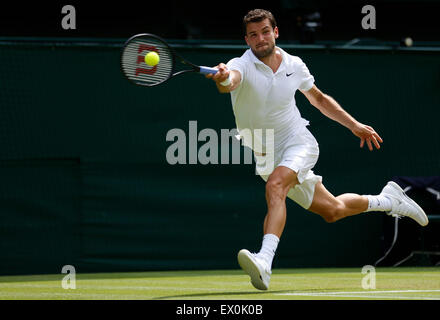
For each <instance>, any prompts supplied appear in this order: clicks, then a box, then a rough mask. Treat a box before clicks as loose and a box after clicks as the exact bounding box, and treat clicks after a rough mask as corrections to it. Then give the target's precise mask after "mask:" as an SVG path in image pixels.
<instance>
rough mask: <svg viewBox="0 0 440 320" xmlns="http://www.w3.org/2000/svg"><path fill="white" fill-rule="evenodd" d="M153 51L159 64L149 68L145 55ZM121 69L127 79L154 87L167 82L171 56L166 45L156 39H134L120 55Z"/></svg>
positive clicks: (171, 60) (171, 68)
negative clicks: (157, 57)
mask: <svg viewBox="0 0 440 320" xmlns="http://www.w3.org/2000/svg"><path fill="white" fill-rule="evenodd" d="M151 51H155V52H156V53H157V54H158V55H159V59H160V61H159V63H158V64H157V65H155V66H149V65H147V64H146V63H145V59H144V58H145V55H146V54H148V53H149V52H151ZM122 69H123V71H124V73H125V74H126V75H127V77H128V78H129V79H130V80H132V81H134V82H137V83H140V84H144V85H149V86H152V85H156V84H159V83H161V82H163V81H165V80H167V79H168V78H169V77H170V75H171V73H172V71H173V54H172V52H171V51H170V49H169V48H168V46H167V45H166V44H164V43H163V42H161V41H160V40H158V39H155V38H150V37H142V38H137V39H134V40H133V41H132V42H130V43H128V44H127V46H126V47H125V49H124V51H123V55H122Z"/></svg>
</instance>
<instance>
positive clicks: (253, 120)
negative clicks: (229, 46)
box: [227, 47, 315, 152]
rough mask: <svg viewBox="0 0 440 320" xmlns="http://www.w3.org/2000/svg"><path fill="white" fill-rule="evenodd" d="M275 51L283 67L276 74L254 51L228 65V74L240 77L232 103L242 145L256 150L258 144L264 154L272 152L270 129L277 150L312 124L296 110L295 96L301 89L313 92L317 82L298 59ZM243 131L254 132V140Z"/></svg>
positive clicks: (232, 94)
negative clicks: (235, 71)
mask: <svg viewBox="0 0 440 320" xmlns="http://www.w3.org/2000/svg"><path fill="white" fill-rule="evenodd" d="M275 50H279V52H281V54H282V62H281V65H280V66H279V68H278V70H277V71H276V72H275V73H274V72H273V71H272V69H271V68H270V67H269V66H267V65H266V64H264V63H263V62H262V61H260V60H259V59H258V58H257V57H256V56H255V55H254V53H253V52H252V50H251V49H248V50H246V52H245V53H244V54H243V55H242V56H241V57H239V58H234V59H232V60H230V61H229V62H228V63H227V67H228V69H229V70H237V71H239V72H240V74H241V83H240V85H239V86H238V87H237V88H236V89H235V90H234V91H232V92H231V101H232V107H233V111H234V115H235V122H236V125H237V130H238V132H239V133H240V135H241V137H242V138H243V145H245V146H248V147H250V148H251V149H254V150H255V144H256V143H257V144H259V143H261V145H262V147H263V150H262V151H263V152H266V151H270V150H271V149H269V148H270V147H271V146H269V145H268V144H267V143H266V139H265V136H264V132H268V131H267V129H273V130H274V131H273V133H274V143H275V145H274V148H275V150H277V149H278V147H279V146H281V145H282V144H283V143H284V142H285V141H286V140H287V139H288V138H289V137H292V135H295V134H297V133H298V132H300V131H301V129H303V128H304V127H305V126H307V125H308V124H309V122H308V121H307V120H305V119H304V118H302V117H301V114H300V112H299V110H298V107H297V106H296V102H295V92H296V90H298V89H301V90H303V91H307V90H310V89H311V88H312V87H313V84H314V81H315V79H314V78H313V76H312V75H311V74H310V72H309V69H308V68H307V66H306V65H305V63H304V62H303V61H302V60H301V59H300V58H299V57H296V56H292V55H290V54H288V53H287V52H285V51H284V50H283V49H281V48H279V47H276V48H275ZM245 129H248V130H245ZM256 129H262V132H263V139H261V138H260V139H259V138H258V137H261V135H258V134H253V133H254V132H256V131H255V130H256ZM244 131H246V132H251V134H252V136H249V135H248V134H246V135H243V134H242V132H244ZM260 132H261V131H260ZM257 140H258V141H257ZM260 140H263V141H260ZM258 149H259V148H258ZM272 150H273V149H272ZM256 151H260V150H256Z"/></svg>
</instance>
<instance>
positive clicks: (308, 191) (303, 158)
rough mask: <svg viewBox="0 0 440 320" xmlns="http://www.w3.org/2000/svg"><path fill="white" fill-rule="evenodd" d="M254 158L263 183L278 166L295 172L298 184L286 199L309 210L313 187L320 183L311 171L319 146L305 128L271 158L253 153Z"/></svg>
mask: <svg viewBox="0 0 440 320" xmlns="http://www.w3.org/2000/svg"><path fill="white" fill-rule="evenodd" d="M254 157H255V161H256V172H257V174H259V175H260V176H261V177H262V178H263V179H264V181H267V179H268V178H269V176H270V174H271V173H272V172H273V170H274V169H275V168H276V167H279V166H284V167H287V168H290V169H292V170H293V171H295V172H296V173H297V174H298V181H299V184H297V185H295V186H294V187H293V188H291V189H290V190H289V192H288V194H287V197H288V198H290V199H292V200H293V201H295V202H296V203H298V204H299V205H300V206H302V207H303V208H305V209H308V208H310V206H311V204H312V201H313V196H314V194H315V185H316V183H318V182H320V181H322V177H321V176H318V175H315V174H314V173H313V170H312V168H313V167H314V166H315V164H316V162H317V161H318V157H319V146H318V142H317V141H316V139H315V137H314V136H313V135H312V133H311V132H310V131H309V130H308V129H307V128H305V127H304V130H302V131H301V133H300V134H299V135H296V136H295V137H293V138H292V139H290V140H288V141H287V142H285V143H284V144H283V145H282V146H281V147H279V148H277V149H276V150H275V154H274V155H273V157H270V156H268V155H257V154H255V153H254ZM271 159H273V165H272V164H271V163H269V162H271V161H272V160H271ZM267 168H271V169H269V170H268V169H267ZM263 172H264V173H263Z"/></svg>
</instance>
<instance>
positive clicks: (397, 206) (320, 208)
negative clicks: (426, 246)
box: [308, 182, 428, 226]
mask: <svg viewBox="0 0 440 320" xmlns="http://www.w3.org/2000/svg"><path fill="white" fill-rule="evenodd" d="M308 210H309V211H311V212H314V213H317V214H319V215H321V216H322V217H323V218H324V219H325V220H326V221H327V222H335V221H338V220H340V219H342V218H345V217H349V216H353V215H356V214H359V213H362V212H368V211H383V212H386V213H387V214H389V215H397V216H407V217H410V218H412V219H414V220H415V221H416V222H417V223H419V224H420V225H422V226H425V225H427V224H428V218H427V217H426V214H425V212H424V211H423V209H422V208H421V207H420V206H419V205H418V204H417V203H416V202H415V201H414V200H412V199H410V198H409V197H408V196H407V195H405V193H404V191H403V190H402V189H401V188H400V187H399V186H398V185H397V184H396V183H394V182H388V184H387V185H386V186H385V187H384V188H383V190H382V192H381V193H380V194H378V195H376V196H373V195H358V194H354V193H345V194H342V195H339V196H337V197H335V196H334V195H333V194H331V193H330V192H329V191H328V190H327V189H326V188H325V187H324V185H323V184H322V183H321V182H319V183H317V184H316V186H315V191H314V196H313V201H312V204H311V205H310V207H309V208H308Z"/></svg>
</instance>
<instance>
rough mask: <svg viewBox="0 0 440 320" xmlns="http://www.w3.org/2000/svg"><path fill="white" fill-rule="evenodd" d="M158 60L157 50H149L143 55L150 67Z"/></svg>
mask: <svg viewBox="0 0 440 320" xmlns="http://www.w3.org/2000/svg"><path fill="white" fill-rule="evenodd" d="M159 60H160V58H159V55H158V54H157V52H154V51H150V52H148V53H147V54H146V55H145V63H146V64H148V65H149V66H151V67H154V66H155V65H156V64H158V63H159Z"/></svg>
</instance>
